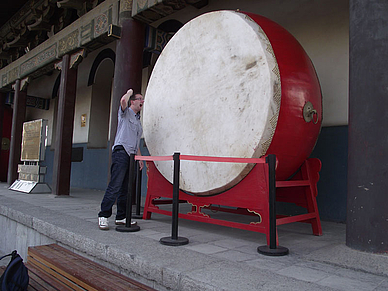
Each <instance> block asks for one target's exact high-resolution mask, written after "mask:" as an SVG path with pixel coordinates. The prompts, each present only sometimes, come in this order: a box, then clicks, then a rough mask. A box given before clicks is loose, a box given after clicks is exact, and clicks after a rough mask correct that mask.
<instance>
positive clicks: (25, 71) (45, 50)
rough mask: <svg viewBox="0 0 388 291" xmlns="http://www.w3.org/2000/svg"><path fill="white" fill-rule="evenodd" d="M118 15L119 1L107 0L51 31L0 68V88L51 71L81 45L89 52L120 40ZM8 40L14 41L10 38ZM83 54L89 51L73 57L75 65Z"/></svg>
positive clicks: (2, 88) (4, 47)
mask: <svg viewBox="0 0 388 291" xmlns="http://www.w3.org/2000/svg"><path fill="white" fill-rule="evenodd" d="M118 15H119V1H118V0H105V1H104V2H102V3H100V4H99V5H98V6H96V7H95V8H94V9H93V10H91V11H89V12H88V13H87V14H85V15H84V16H83V17H82V18H80V19H78V20H76V21H74V22H73V23H72V24H70V25H68V26H66V27H65V28H64V29H62V30H61V31H59V32H57V33H55V34H51V35H50V38H48V39H47V40H45V41H44V42H42V43H41V44H39V45H38V46H37V47H34V48H33V49H31V50H30V51H28V52H27V53H26V54H24V55H23V56H21V57H20V58H18V59H16V60H15V61H13V62H12V63H10V64H9V65H8V66H6V67H4V68H3V69H1V70H0V91H2V90H5V91H8V90H9V87H10V85H11V84H12V83H13V82H15V80H17V79H21V78H25V77H28V76H31V77H32V78H34V77H36V76H40V75H42V74H46V73H48V70H51V69H53V66H52V65H53V64H54V63H56V62H58V59H60V58H62V56H63V55H64V54H73V53H74V52H75V51H77V50H80V48H84V49H85V50H84V53H85V52H86V50H87V51H92V50H95V49H97V48H99V47H101V46H103V45H106V44H108V43H110V42H112V41H114V40H116V39H117V38H118V37H120V27H119V26H118ZM43 21H44V17H43ZM30 25H32V24H30ZM110 28H111V29H110ZM50 30H51V27H50ZM27 31H28V30H27ZM42 32H43V31H42ZM35 37H39V35H38V34H37V35H36V36H35ZM20 39H21V38H20ZM14 41H15V43H14V45H16V43H17V40H16V39H13V40H12V42H14ZM20 41H21V40H20ZM7 44H8V45H10V42H7ZM7 44H3V49H4V50H6V49H7V48H8V49H9V47H8V45H7ZM81 57H82V58H84V57H85V54H83V55H78V56H77V57H76V58H75V59H74V60H73V61H72V66H73V67H76V66H77V65H78V64H79V63H80V61H81V60H82V58H81ZM3 59H4V58H3Z"/></svg>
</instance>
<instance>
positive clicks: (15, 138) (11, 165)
mask: <svg viewBox="0 0 388 291" xmlns="http://www.w3.org/2000/svg"><path fill="white" fill-rule="evenodd" d="M21 83H22V82H21V81H20V80H16V83H15V86H14V90H15V98H14V101H13V106H14V107H13V116H12V130H11V143H10V151H9V162H8V177H7V183H8V185H11V184H12V183H13V182H15V180H16V179H17V178H18V164H19V161H20V155H21V145H22V132H23V122H24V119H25V116H26V99H27V92H25V91H22V90H21V87H22V86H21Z"/></svg>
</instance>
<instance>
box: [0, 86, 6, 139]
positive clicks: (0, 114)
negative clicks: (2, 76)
mask: <svg viewBox="0 0 388 291" xmlns="http://www.w3.org/2000/svg"><path fill="white" fill-rule="evenodd" d="M5 98H6V94H5V93H3V92H0V140H2V139H3V127H4V125H3V122H4V107H5Z"/></svg>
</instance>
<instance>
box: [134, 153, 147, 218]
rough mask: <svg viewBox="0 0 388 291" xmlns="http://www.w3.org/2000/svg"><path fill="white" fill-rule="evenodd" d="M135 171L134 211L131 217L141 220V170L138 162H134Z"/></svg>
mask: <svg viewBox="0 0 388 291" xmlns="http://www.w3.org/2000/svg"><path fill="white" fill-rule="evenodd" d="M144 164H145V163H144ZM136 169H137V171H136V211H135V214H133V215H132V217H133V218H138V219H141V218H143V214H141V213H140V204H141V179H142V170H140V167H139V161H136Z"/></svg>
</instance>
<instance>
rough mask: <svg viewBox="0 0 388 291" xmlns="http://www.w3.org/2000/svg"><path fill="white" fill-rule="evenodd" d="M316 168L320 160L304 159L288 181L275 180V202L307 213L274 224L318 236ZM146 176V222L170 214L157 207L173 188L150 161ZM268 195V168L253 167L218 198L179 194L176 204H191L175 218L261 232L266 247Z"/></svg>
mask: <svg viewBox="0 0 388 291" xmlns="http://www.w3.org/2000/svg"><path fill="white" fill-rule="evenodd" d="M320 169H321V162H320V160H318V159H315V158H313V159H307V160H306V161H305V162H304V163H303V165H302V167H301V168H300V171H298V173H297V174H296V175H295V176H294V177H293V178H292V179H291V180H288V181H276V197H277V199H276V200H277V201H282V202H289V203H295V204H297V205H298V206H301V207H304V208H305V209H306V212H307V213H306V214H300V215H294V216H278V217H277V218H276V225H282V224H287V223H292V222H306V223H310V224H311V226H312V230H313V234H314V235H322V227H321V222H320V218H319V213H318V207H317V202H316V196H317V182H318V180H319V171H320ZM147 175H148V189H147V198H146V202H145V207H144V213H143V219H150V218H151V214H152V213H159V214H165V215H172V213H171V211H169V210H165V209H161V208H160V207H159V206H158V205H162V204H170V203H172V201H171V199H172V193H173V185H172V184H171V183H170V182H168V181H167V180H166V179H165V178H164V177H163V176H162V175H161V174H160V173H159V171H158V170H157V169H156V167H155V165H154V163H153V162H147ZM268 192H269V182H268V167H267V165H266V164H256V166H255V167H254V168H253V169H252V170H251V172H250V173H249V174H248V175H247V176H246V177H245V178H244V179H243V180H242V181H241V182H240V183H238V184H237V185H236V186H234V187H233V188H231V189H229V190H227V191H225V192H223V193H220V194H218V195H214V196H195V195H190V194H187V193H185V192H182V191H179V202H180V203H189V204H191V205H192V209H191V211H190V212H187V213H179V217H180V218H184V219H190V220H194V221H200V222H206V223H212V224H217V225H222V226H228V227H234V228H239V229H245V230H251V231H256V232H259V233H264V234H265V235H266V238H267V243H268V244H269V233H270V230H269V201H268ZM204 209H210V210H218V211H222V212H229V213H235V214H245V215H250V216H253V217H255V221H251V222H250V223H242V222H235V221H229V220H223V219H218V218H213V217H211V216H210V215H209V214H208V213H204V212H203V211H202V210H204Z"/></svg>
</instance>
